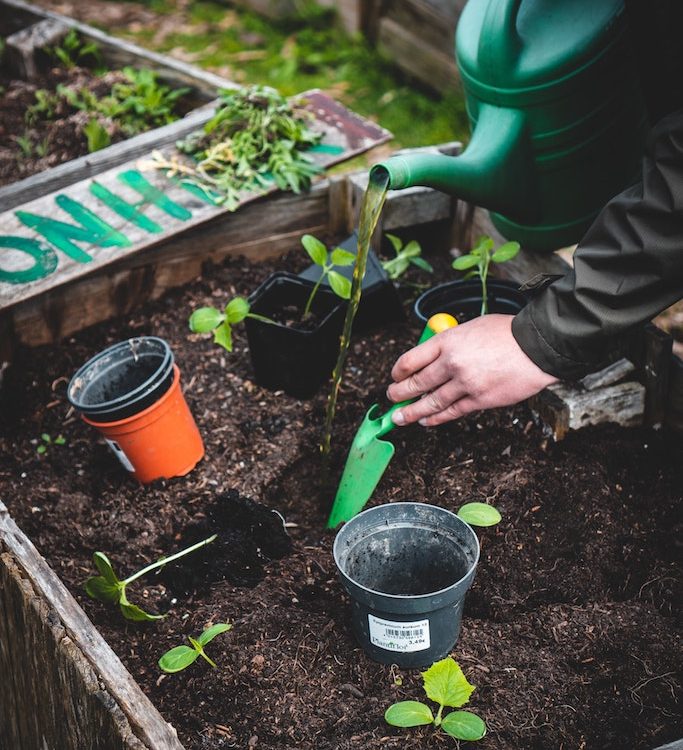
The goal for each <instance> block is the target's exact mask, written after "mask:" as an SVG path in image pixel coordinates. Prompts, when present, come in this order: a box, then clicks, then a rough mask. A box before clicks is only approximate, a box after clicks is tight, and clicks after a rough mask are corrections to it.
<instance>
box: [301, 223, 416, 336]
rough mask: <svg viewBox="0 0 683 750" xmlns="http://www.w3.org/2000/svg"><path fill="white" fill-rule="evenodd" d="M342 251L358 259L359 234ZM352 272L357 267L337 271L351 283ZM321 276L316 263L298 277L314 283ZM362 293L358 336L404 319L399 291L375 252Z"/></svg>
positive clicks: (356, 322) (356, 325) (370, 256)
mask: <svg viewBox="0 0 683 750" xmlns="http://www.w3.org/2000/svg"><path fill="white" fill-rule="evenodd" d="M339 247H341V248H343V249H344V250H347V251H348V252H350V253H353V254H354V255H355V254H356V252H357V250H358V234H357V232H354V233H353V234H352V235H351V236H350V237H348V238H347V239H346V240H344V242H342V243H340V245H339ZM353 269H354V266H336V267H335V269H334V270H335V271H337V272H338V273H340V274H342V276H346V278H347V279H349V280H350V279H351V277H352V276H353ZM320 274H321V269H320V266H318V265H316V264H315V263H313V264H311V265H310V266H309V267H308V268H307V269H306V270H305V271H302V272H301V273H300V274H299V277H300V278H302V279H307V280H309V281H313V282H315V281H317V280H318V279H319V278H320ZM322 285H323V286H324V287H325V288H327V289H329V284H328V283H327V280H325V281H323V284H322ZM361 290H362V294H361V298H360V304H359V305H358V311H357V312H356V318H355V320H354V321H353V330H354V331H355V332H356V333H362V332H363V331H367V330H370V329H371V328H373V327H375V326H379V325H385V324H387V323H391V322H393V321H395V320H404V319H405V313H404V312H403V306H402V305H401V300H400V298H399V296H398V293H397V291H396V287H395V286H394V284H393V282H392V281H391V279H390V278H389V277H388V276H387V273H386V271H385V270H384V269H383V268H382V264H381V263H380V261H379V258H378V257H377V256H376V255H375V253H374V252H373V251H372V250H370V251H369V252H368V260H367V264H366V266H365V276H364V277H363V286H362V287H361Z"/></svg>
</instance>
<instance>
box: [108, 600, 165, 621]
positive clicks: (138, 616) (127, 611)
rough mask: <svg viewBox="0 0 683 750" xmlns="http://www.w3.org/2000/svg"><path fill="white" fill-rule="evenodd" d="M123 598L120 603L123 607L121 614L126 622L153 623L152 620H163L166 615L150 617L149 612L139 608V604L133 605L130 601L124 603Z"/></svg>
mask: <svg viewBox="0 0 683 750" xmlns="http://www.w3.org/2000/svg"><path fill="white" fill-rule="evenodd" d="M124 598H125V597H123V598H122V599H121V601H120V602H119V606H120V607H121V614H122V615H123V616H124V617H125V618H126V620H132V621H133V622H151V621H152V620H163V619H164V617H166V615H150V614H149V612H145V610H144V609H142V608H141V607H138V605H137V604H131V603H130V602H129V601H124Z"/></svg>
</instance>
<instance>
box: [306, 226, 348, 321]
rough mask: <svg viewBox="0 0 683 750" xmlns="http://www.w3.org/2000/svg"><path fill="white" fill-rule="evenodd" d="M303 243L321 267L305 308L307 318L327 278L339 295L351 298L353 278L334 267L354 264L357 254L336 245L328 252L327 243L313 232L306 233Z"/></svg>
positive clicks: (311, 257) (313, 259)
mask: <svg viewBox="0 0 683 750" xmlns="http://www.w3.org/2000/svg"><path fill="white" fill-rule="evenodd" d="M301 244H302V245H303V246H304V250H306V252H307V253H308V255H309V257H310V259H311V260H312V261H313V262H314V263H315V264H316V266H319V267H320V278H319V279H318V281H316V283H315V286H314V287H313V289H312V290H311V294H310V295H309V297H308V301H307V302H306V306H305V308H304V318H307V317H308V316H309V315H310V314H311V305H312V304H313V300H314V298H315V294H316V292H317V291H318V289H319V288H320V285H321V284H322V282H323V281H324V280H325V279H327V281H328V282H329V284H330V287H331V289H332V291H333V292H334V293H335V294H336V295H337V296H338V297H341V298H342V299H349V297H350V296H351V280H350V279H347V278H346V276H342V275H341V274H340V273H339V272H338V271H335V270H333V269H334V267H335V266H352V265H353V264H354V262H355V260H356V256H355V255H354V254H353V253H350V252H349V251H348V250H344V249H343V248H341V247H335V249H334V250H332V252H328V251H327V248H326V247H325V245H324V244H323V243H322V242H321V241H320V240H319V239H317V237H314V236H313V235H312V234H305V235H304V236H303V237H302V238H301Z"/></svg>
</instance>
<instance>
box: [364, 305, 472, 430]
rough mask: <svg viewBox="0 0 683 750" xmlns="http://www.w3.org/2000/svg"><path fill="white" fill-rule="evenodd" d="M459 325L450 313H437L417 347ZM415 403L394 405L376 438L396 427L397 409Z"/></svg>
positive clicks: (409, 401) (381, 424)
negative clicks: (395, 414)
mask: <svg viewBox="0 0 683 750" xmlns="http://www.w3.org/2000/svg"><path fill="white" fill-rule="evenodd" d="M457 325H458V321H457V320H456V319H455V318H454V317H453V316H452V315H449V314H448V313H436V315H432V317H431V318H430V319H429V320H428V321H427V325H426V326H425V327H424V330H423V331H422V335H421V336H420V340H419V341H418V342H417V345H418V346H419V345H420V344H423V343H424V342H425V341H427V340H428V339H431V337H432V336H435V335H436V334H437V333H441V332H442V331H446V330H448V329H449V328H455V326H457ZM413 401H417V398H409V399H408V400H407V401H400V402H399V403H397V404H394V405H393V406H392V407H391V408H390V409H389V410H388V411H386V412H385V413H384V414H382V416H381V417H379V418H378V421H379V431H378V432H377V435H376V437H381V436H382V435H386V434H387V432H389V430H392V429H393V428H394V427H395V426H396V425H395V424H394V422H393V420H392V418H391V415H392V414H393V413H394V412H395V411H396V410H397V409H400V408H401V407H403V406H407V405H408V404H412V403H413Z"/></svg>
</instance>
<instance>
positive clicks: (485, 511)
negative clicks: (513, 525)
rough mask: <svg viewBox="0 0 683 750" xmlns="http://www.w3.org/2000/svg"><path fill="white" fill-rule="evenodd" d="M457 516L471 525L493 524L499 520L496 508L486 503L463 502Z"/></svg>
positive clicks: (499, 516)
mask: <svg viewBox="0 0 683 750" xmlns="http://www.w3.org/2000/svg"><path fill="white" fill-rule="evenodd" d="M458 516H459V517H460V518H462V520H463V521H465V522H466V523H469V524H470V525H471V526H495V525H496V524H497V523H500V521H501V515H500V513H499V511H498V509H497V508H494V507H493V505H487V504H486V503H465V505H463V506H462V507H461V508H460V510H459V511H458Z"/></svg>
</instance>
